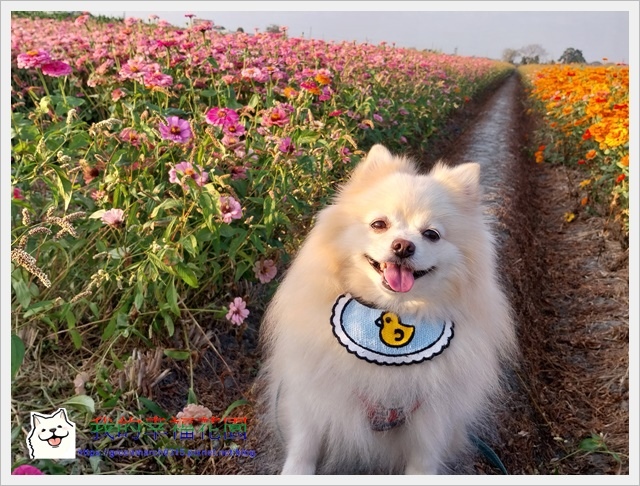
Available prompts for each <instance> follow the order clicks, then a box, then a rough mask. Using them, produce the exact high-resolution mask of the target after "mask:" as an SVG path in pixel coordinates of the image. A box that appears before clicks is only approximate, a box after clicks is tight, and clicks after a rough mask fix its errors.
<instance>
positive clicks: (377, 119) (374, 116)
mask: <svg viewBox="0 0 640 486" xmlns="http://www.w3.org/2000/svg"><path fill="white" fill-rule="evenodd" d="M373 119H374V120H375V121H377V122H379V123H381V122H383V121H384V119H383V118H382V117H381V116H380V115H378V114H377V113H374V114H373Z"/></svg>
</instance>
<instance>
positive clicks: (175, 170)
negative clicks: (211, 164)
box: [169, 162, 209, 187]
mask: <svg viewBox="0 0 640 486" xmlns="http://www.w3.org/2000/svg"><path fill="white" fill-rule="evenodd" d="M198 168H199V169H200V174H198V173H197V172H196V171H195V169H194V168H193V165H192V164H190V163H189V162H180V163H179V164H177V165H176V166H175V167H172V168H171V169H170V170H169V182H173V183H177V184H180V185H181V186H182V187H186V184H185V183H184V182H183V181H182V180H181V179H182V178H178V176H179V175H185V176H188V177H191V178H192V179H193V180H194V181H196V184H198V185H199V186H200V187H202V186H204V185H205V184H206V183H207V181H208V180H209V173H208V172H206V171H204V170H202V167H198Z"/></svg>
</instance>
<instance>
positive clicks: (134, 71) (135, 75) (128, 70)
mask: <svg viewBox="0 0 640 486" xmlns="http://www.w3.org/2000/svg"><path fill="white" fill-rule="evenodd" d="M148 72H149V67H148V66H147V65H146V64H145V63H144V62H142V61H141V60H139V59H129V60H128V61H127V63H126V64H125V65H124V66H122V68H121V69H120V72H119V73H118V74H119V75H120V79H138V80H140V79H142V77H143V76H144V75H145V74H146V73H148Z"/></svg>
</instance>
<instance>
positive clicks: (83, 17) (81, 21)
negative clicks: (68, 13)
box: [73, 14, 89, 27]
mask: <svg viewBox="0 0 640 486" xmlns="http://www.w3.org/2000/svg"><path fill="white" fill-rule="evenodd" d="M87 20H89V15H88V14H85V15H80V17H78V18H76V19H75V20H74V21H73V23H74V25H76V26H78V27H80V26H81V25H84V24H86V23H87Z"/></svg>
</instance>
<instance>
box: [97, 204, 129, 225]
mask: <svg viewBox="0 0 640 486" xmlns="http://www.w3.org/2000/svg"><path fill="white" fill-rule="evenodd" d="M123 221H124V211H123V210H122V209H116V208H113V209H109V211H106V212H105V213H104V214H103V215H102V222H103V223H105V224H108V225H109V226H111V227H113V228H119V227H120V225H121V224H122V222H123Z"/></svg>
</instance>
